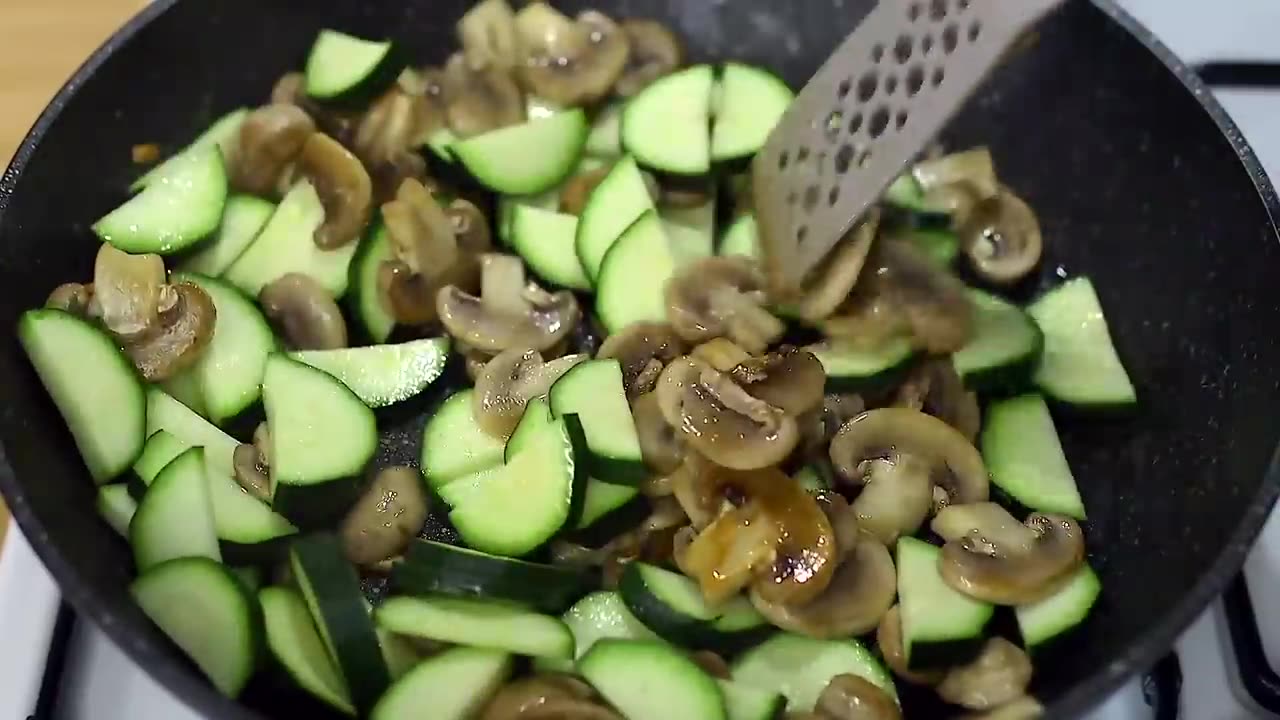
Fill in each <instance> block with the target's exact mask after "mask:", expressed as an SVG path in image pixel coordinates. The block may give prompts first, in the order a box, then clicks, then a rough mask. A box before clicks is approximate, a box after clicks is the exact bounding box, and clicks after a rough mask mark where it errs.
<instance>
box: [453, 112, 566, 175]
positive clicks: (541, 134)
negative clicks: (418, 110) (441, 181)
mask: <svg viewBox="0 0 1280 720" xmlns="http://www.w3.org/2000/svg"><path fill="white" fill-rule="evenodd" d="M586 141H587V116H586V114H585V113H583V111H582V110H581V109H579V108H575V109H573V110H566V111H564V112H559V113H556V114H554V115H551V116H549V117H544V118H541V119H538V120H531V121H529V122H527V123H524V124H523V125H514V126H511V127H505V128H500V129H498V130H493V131H490V132H487V133H484V134H482V135H477V136H475V137H472V138H467V139H466V140H462V141H460V142H456V143H454V144H453V145H452V146H450V148H449V150H450V152H452V153H453V155H454V156H455V157H457V158H458V161H459V162H461V163H462V164H463V166H464V167H466V168H467V172H469V173H471V174H472V175H473V176H474V177H475V178H476V180H478V181H479V182H480V184H482V185H484V186H485V187H487V188H489V189H490V190H494V191H495V192H500V193H505V194H507V195H534V194H537V193H540V192H543V191H546V190H550V189H551V188H553V187H555V186H556V185H559V184H560V183H561V182H562V181H563V180H564V179H565V178H566V177H568V176H569V174H570V173H572V172H573V169H574V167H576V166H577V164H578V159H579V158H580V157H581V156H582V148H583V145H585V144H586Z"/></svg>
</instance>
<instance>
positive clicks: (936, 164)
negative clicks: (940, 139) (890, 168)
mask: <svg viewBox="0 0 1280 720" xmlns="http://www.w3.org/2000/svg"><path fill="white" fill-rule="evenodd" d="M911 174H912V175H913V176H915V179H916V182H918V183H920V189H921V190H923V191H925V192H926V193H928V192H930V191H932V190H935V189H937V188H941V187H945V186H947V185H956V184H958V183H967V184H968V185H970V186H971V187H972V188H973V189H974V192H975V193H976V194H977V197H978V199H979V200H985V199H986V198H990V197H994V196H995V194H996V192H997V190H998V188H997V184H996V170H995V163H994V162H993V161H992V160H991V151H990V150H988V149H987V148H985V147H978V148H974V149H972V150H965V151H963V152H957V153H951V154H950V155H943V156H941V157H937V158H931V159H928V160H922V161H920V162H918V163H916V165H915V167H913V168H911Z"/></svg>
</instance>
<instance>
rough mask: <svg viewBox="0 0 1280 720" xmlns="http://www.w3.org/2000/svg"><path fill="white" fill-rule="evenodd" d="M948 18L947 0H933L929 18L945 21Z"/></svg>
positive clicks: (930, 4)
mask: <svg viewBox="0 0 1280 720" xmlns="http://www.w3.org/2000/svg"><path fill="white" fill-rule="evenodd" d="M946 17H947V0H932V1H931V2H930V3H929V18H930V19H932V20H935V21H937V20H943V19H945V18H946Z"/></svg>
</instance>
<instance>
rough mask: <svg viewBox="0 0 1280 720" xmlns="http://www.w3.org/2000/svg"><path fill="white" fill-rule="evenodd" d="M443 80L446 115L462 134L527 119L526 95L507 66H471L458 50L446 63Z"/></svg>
mask: <svg viewBox="0 0 1280 720" xmlns="http://www.w3.org/2000/svg"><path fill="white" fill-rule="evenodd" d="M443 84H444V97H445V101H446V106H445V117H446V118H447V119H448V121H449V128H450V129H451V130H453V132H454V134H456V135H457V136H458V137H460V138H469V137H473V136H475V135H480V134H482V133H486V132H489V131H490V130H497V129H499V128H504V127H507V126H509V125H519V124H520V123H522V122H524V119H525V103H524V95H523V94H522V93H521V92H520V88H519V86H517V85H516V82H515V80H512V79H511V75H510V73H509V72H508V71H506V70H503V69H501V68H497V67H490V66H479V67H472V66H470V65H469V64H468V63H467V61H466V59H465V58H463V56H462V55H461V54H460V53H457V54H454V55H453V56H452V57H450V58H449V62H448V63H447V64H446V65H445V68H444V83H443Z"/></svg>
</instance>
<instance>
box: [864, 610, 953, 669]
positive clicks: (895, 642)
mask: <svg viewBox="0 0 1280 720" xmlns="http://www.w3.org/2000/svg"><path fill="white" fill-rule="evenodd" d="M876 646H877V647H878V648H880V656H881V657H883V658H884V663H885V664H886V665H888V666H889V669H890V670H892V671H893V674H894V675H897V676H898V677H900V678H902V679H903V680H906V681H907V682H911V683H915V684H916V685H936V684H938V683H939V682H942V678H944V677H946V673H945V671H942V670H930V671H921V670H912V669H911V668H910V667H909V666H908V664H907V654H906V651H905V649H904V648H903V647H902V614H901V611H900V609H899V607H898V606H897V605H894V606H893V607H891V608H889V610H888V611H887V612H885V614H884V617H882V618H880V625H879V627H877V628H876Z"/></svg>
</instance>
